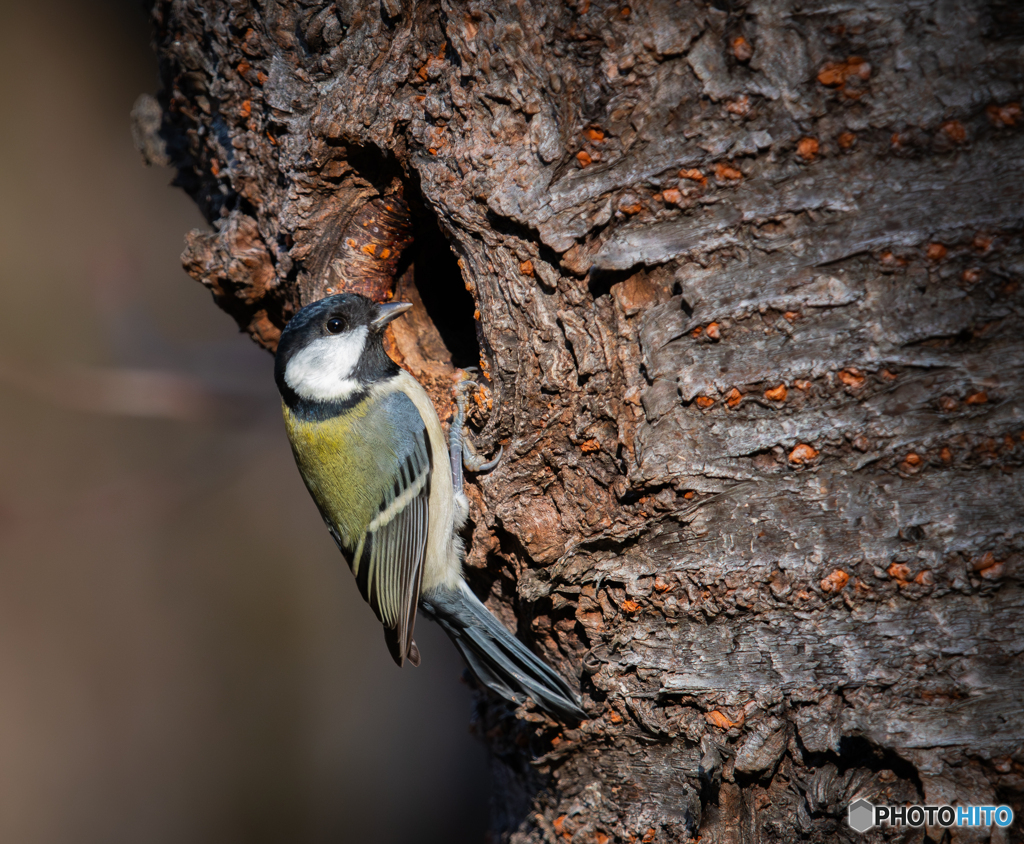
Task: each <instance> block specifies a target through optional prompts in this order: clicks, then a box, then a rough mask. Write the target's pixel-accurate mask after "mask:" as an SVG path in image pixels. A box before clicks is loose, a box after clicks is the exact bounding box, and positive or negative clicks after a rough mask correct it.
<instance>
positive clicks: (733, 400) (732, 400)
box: [725, 387, 743, 407]
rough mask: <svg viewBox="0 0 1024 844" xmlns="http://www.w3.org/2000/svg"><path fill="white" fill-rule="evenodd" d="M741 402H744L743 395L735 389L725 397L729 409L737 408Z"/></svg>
mask: <svg viewBox="0 0 1024 844" xmlns="http://www.w3.org/2000/svg"><path fill="white" fill-rule="evenodd" d="M741 401H743V394H742V393H741V392H740V391H739V390H737V389H736V388H735V387H733V388H732V389H731V390H730V391H729V393H728V395H726V397H725V403H726V404H727V405H729V407H736V405H738V404H739V403H740V402H741Z"/></svg>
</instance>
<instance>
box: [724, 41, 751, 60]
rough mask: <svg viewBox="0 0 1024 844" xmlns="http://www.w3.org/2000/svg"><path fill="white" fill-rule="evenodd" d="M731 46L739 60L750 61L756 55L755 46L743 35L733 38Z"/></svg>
mask: <svg viewBox="0 0 1024 844" xmlns="http://www.w3.org/2000/svg"><path fill="white" fill-rule="evenodd" d="M729 47H730V48H731V49H732V54H733V55H734V56H735V57H736V61H738V62H748V61H750V57H751V56H753V55H754V48H753V47H751V46H750V42H749V41H747V39H746V38H744V37H743V36H742V35H737V36H736V37H735V38H733V39H732V42H731V43H730V44H729Z"/></svg>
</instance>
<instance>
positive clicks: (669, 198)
mask: <svg viewBox="0 0 1024 844" xmlns="http://www.w3.org/2000/svg"><path fill="white" fill-rule="evenodd" d="M661 198H662V200H664V201H665V202H667V203H669V205H678V204H679V203H680V202H682V201H683V195H682V194H681V193H680V192H679V191H677V190H676V189H675V188H667V189H665V190H663V191H662V192H661Z"/></svg>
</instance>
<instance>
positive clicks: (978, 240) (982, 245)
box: [971, 232, 995, 254]
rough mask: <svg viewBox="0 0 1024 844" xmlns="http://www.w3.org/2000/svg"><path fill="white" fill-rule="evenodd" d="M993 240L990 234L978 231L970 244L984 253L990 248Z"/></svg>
mask: <svg viewBox="0 0 1024 844" xmlns="http://www.w3.org/2000/svg"><path fill="white" fill-rule="evenodd" d="M994 240H995V238H993V237H992V235H990V234H985V233H984V232H978V233H977V234H976V235H975V236H974V240H973V241H972V242H971V245H972V246H973V247H974V248H975V249H976V250H978V251H979V252H981V253H983V254H984V253H985V252H988V251H989V250H990V249H991V248H992V243H993V242H994Z"/></svg>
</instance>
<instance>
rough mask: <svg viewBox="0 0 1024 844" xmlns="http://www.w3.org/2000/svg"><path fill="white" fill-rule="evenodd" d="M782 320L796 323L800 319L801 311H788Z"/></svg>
mask: <svg viewBox="0 0 1024 844" xmlns="http://www.w3.org/2000/svg"><path fill="white" fill-rule="evenodd" d="M782 318H783V319H784V320H786V321H787V322H796V321H797V320H798V319H800V313H799V311H786V312H785V313H784V314H783V315H782Z"/></svg>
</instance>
